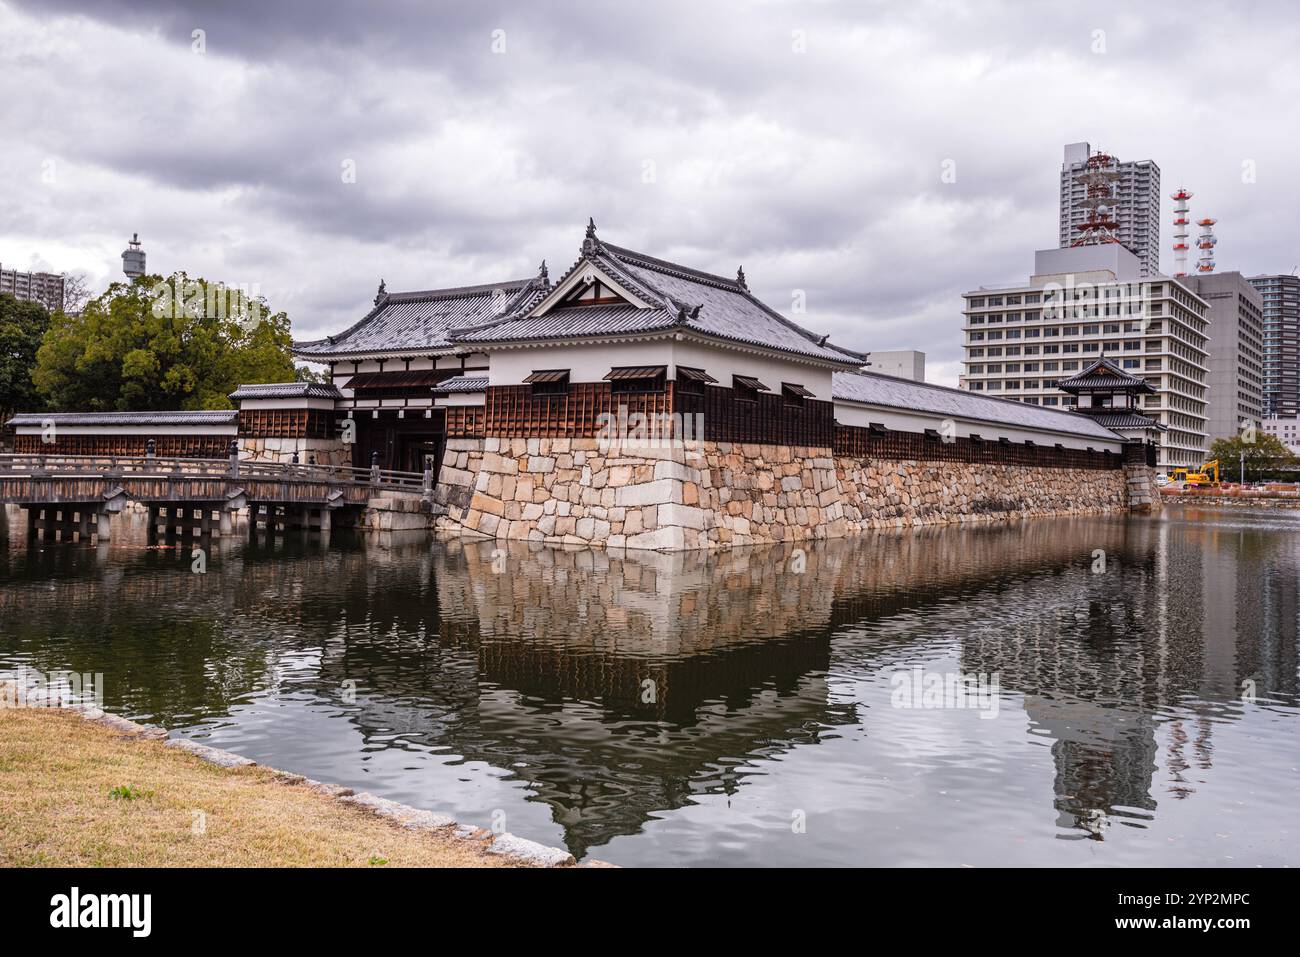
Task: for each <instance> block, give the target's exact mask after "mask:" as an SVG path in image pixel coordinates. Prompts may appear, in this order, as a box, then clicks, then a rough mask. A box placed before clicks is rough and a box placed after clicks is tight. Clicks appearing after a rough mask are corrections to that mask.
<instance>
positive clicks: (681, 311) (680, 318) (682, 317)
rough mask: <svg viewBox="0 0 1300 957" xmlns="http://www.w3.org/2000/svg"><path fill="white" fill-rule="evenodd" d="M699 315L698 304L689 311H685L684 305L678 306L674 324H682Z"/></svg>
mask: <svg viewBox="0 0 1300 957" xmlns="http://www.w3.org/2000/svg"><path fill="white" fill-rule="evenodd" d="M670 301H671V300H670ZM699 317H700V306H696V307H695V308H694V309H692V310H690V312H687V311H686V307H685V306H678V308H677V319H676V322H675V323H674V324H675V325H678V326H684V325H686V324H687V323H688V322H690V321H691V320H692V319H698V318H699Z"/></svg>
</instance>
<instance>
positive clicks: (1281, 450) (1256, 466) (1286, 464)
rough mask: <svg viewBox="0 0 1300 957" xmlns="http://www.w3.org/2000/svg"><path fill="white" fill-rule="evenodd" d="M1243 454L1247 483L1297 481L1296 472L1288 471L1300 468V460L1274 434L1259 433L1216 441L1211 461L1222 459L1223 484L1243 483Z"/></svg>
mask: <svg viewBox="0 0 1300 957" xmlns="http://www.w3.org/2000/svg"><path fill="white" fill-rule="evenodd" d="M1247 439H1253V441H1247ZM1243 453H1244V454H1245V462H1246V481H1247V482H1258V481H1261V480H1262V479H1277V478H1291V479H1294V478H1295V473H1294V472H1290V473H1288V472H1287V471H1286V470H1287V469H1289V468H1295V467H1296V466H1297V465H1300V458H1298V457H1297V456H1296V455H1295V453H1294V452H1292V451H1291V450H1290V449H1289V448H1287V447H1286V446H1285V445H1283V444H1282V442H1281V441H1280V440H1279V439H1278V438H1277V436H1275V435H1269V434H1268V433H1266V432H1259V431H1256V432H1255V433H1254V434H1253V435H1247V436H1243V435H1234V436H1233V437H1232V438H1230V439H1215V440H1214V444H1213V445H1211V446H1210V458H1212V459H1218V460H1219V476H1220V478H1222V479H1223V481H1225V482H1238V481H1240V480H1241V462H1242V454H1243Z"/></svg>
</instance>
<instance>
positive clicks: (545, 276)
mask: <svg viewBox="0 0 1300 957" xmlns="http://www.w3.org/2000/svg"><path fill="white" fill-rule="evenodd" d="M537 278H538V279H540V280H541V281H542V285H543V286H546V287H548V288H549V287H550V285H551V274H550V273H548V272H547V271H546V260H545V259H543V260H542V268H541V269H539V270H538V271H537Z"/></svg>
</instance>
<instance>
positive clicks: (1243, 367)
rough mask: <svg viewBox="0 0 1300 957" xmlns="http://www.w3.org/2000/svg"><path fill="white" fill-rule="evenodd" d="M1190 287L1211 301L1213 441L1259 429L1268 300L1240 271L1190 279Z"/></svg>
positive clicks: (1209, 418)
mask: <svg viewBox="0 0 1300 957" xmlns="http://www.w3.org/2000/svg"><path fill="white" fill-rule="evenodd" d="M1185 283H1186V285H1187V286H1188V288H1190V289H1191V290H1192V291H1193V292H1195V293H1196V294H1197V295H1198V296H1199V297H1200V298H1201V299H1204V300H1205V301H1206V302H1207V303H1209V306H1210V310H1209V312H1208V313H1207V316H1208V318H1209V320H1210V341H1209V344H1208V346H1207V348H1208V350H1209V356H1210V359H1209V366H1210V375H1209V380H1208V382H1209V387H1210V404H1209V412H1208V414H1207V417H1206V418H1207V422H1206V430H1207V431H1208V432H1209V436H1210V442H1213V441H1214V440H1215V439H1226V438H1231V437H1232V436H1234V435H1237V434H1238V433H1240V432H1241V430H1242V429H1244V428H1246V427H1248V426H1253V427H1258V426H1259V424H1260V420H1261V419H1262V418H1263V416H1264V302H1263V299H1262V298H1261V297H1260V295H1259V293H1258V292H1256V291H1255V287H1254V286H1253V285H1251V283H1250V282H1249V281H1248V280H1247V279H1246V277H1244V276H1243V275H1242V274H1241V273H1239V272H1219V273H1206V274H1203V275H1200V276H1189V277H1187V279H1186V280H1185Z"/></svg>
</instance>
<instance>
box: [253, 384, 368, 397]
mask: <svg viewBox="0 0 1300 957" xmlns="http://www.w3.org/2000/svg"><path fill="white" fill-rule="evenodd" d="M342 397H343V393H341V392H339V390H338V388H337V387H336V386H335V385H333V384H332V383H329V382H270V383H266V384H264V385H241V386H240V387H239V388H238V389H236V390H235V391H234V392H232V393H230V398H232V399H340V398H342Z"/></svg>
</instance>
